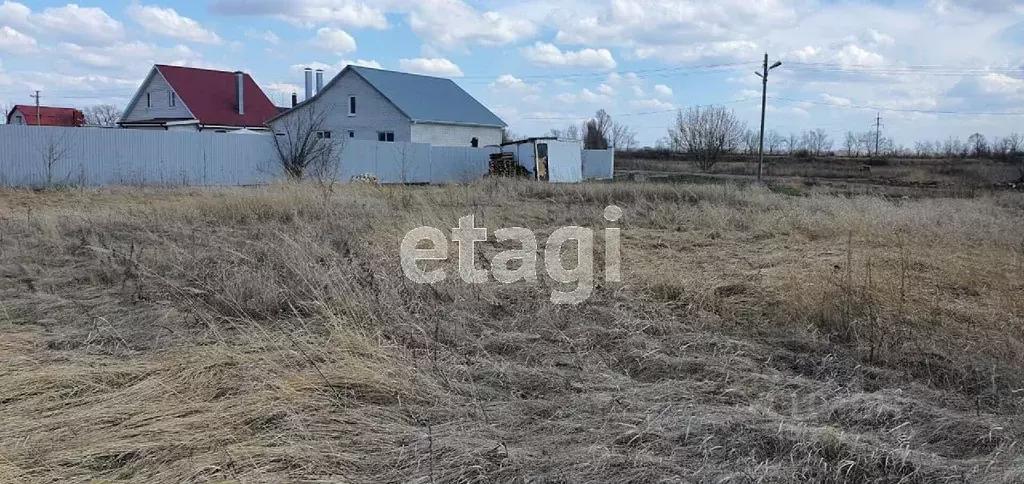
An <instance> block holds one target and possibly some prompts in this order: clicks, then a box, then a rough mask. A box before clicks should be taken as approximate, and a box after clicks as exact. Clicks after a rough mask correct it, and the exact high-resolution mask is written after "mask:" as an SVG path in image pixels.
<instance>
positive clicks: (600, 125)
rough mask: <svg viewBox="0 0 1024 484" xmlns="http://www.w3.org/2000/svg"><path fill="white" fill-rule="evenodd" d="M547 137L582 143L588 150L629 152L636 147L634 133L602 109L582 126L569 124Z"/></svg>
mask: <svg viewBox="0 0 1024 484" xmlns="http://www.w3.org/2000/svg"><path fill="white" fill-rule="evenodd" d="M548 136H553V137H555V138H561V139H569V140H577V141H582V142H583V148H584V149H588V150H606V149H609V148H611V149H617V150H631V149H633V148H635V147H636V144H637V143H636V131H634V130H633V129H632V128H630V127H629V126H628V125H626V124H624V123H620V122H617V121H614V120H612V117H611V115H609V114H608V113H607V112H606V111H605V110H604V109H601V110H599V111H597V113H595V114H594V117H593V118H590V119H588V120H586V121H584V122H583V124H582V125H579V126H577V125H575V124H570V125H569V126H567V127H566V128H565V129H552V130H551V131H549V132H548Z"/></svg>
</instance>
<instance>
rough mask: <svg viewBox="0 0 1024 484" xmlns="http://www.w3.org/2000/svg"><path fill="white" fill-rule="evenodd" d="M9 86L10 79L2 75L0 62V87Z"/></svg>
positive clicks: (2, 64)
mask: <svg viewBox="0 0 1024 484" xmlns="http://www.w3.org/2000/svg"><path fill="white" fill-rule="evenodd" d="M9 84H11V78H10V77H8V76H7V75H6V74H4V63H3V62H2V61H0V86H6V85H9Z"/></svg>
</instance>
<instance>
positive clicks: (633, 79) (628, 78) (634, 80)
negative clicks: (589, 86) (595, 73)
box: [607, 72, 641, 86]
mask: <svg viewBox="0 0 1024 484" xmlns="http://www.w3.org/2000/svg"><path fill="white" fill-rule="evenodd" d="M607 82H608V84H610V85H612V86H618V85H620V84H623V83H625V84H640V82H641V81H640V76H637V75H636V73H635V72H627V73H626V74H625V75H623V74H619V73H618V72H612V73H610V74H608V81H607Z"/></svg>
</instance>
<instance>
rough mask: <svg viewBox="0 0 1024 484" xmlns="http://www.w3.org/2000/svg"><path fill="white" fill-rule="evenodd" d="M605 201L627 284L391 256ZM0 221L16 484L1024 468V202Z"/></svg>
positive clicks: (302, 194)
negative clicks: (431, 269) (574, 293)
mask: <svg viewBox="0 0 1024 484" xmlns="http://www.w3.org/2000/svg"><path fill="white" fill-rule="evenodd" d="M611 203H614V204H617V205H620V206H621V207H623V208H624V209H625V213H626V216H625V218H624V219H623V222H622V228H623V235H622V236H623V256H624V262H623V276H624V281H623V282H622V283H619V284H610V283H602V284H601V285H600V286H599V287H598V289H597V290H596V291H595V293H594V296H593V297H592V298H591V299H590V300H588V301H587V302H585V303H584V304H581V305H579V306H575V307H567V306H555V305H552V304H551V303H549V302H548V296H549V294H550V290H551V286H550V284H548V283H546V282H543V281H542V282H540V283H538V284H537V285H527V284H518V285H511V286H504V285H500V284H496V283H492V284H487V285H482V286H471V285H466V284H463V283H461V282H460V281H458V279H457V278H455V277H454V274H453V270H452V269H451V267H453V266H451V265H450V264H449V265H448V267H449V279H448V280H447V281H446V282H444V283H441V284H438V285H436V286H434V287H426V286H419V285H416V284H412V283H410V282H408V281H407V280H406V279H405V278H404V277H403V276H402V273H401V270H400V268H399V266H398V251H397V247H398V242H399V240H400V239H401V237H402V235H403V234H404V233H405V231H407V230H409V229H411V228H413V227H416V226H419V225H432V226H436V227H439V228H442V229H444V228H446V227H453V226H455V225H456V220H457V219H458V218H459V217H461V216H464V215H468V214H476V216H477V217H476V218H477V221H478V224H482V225H485V226H487V227H488V228H490V229H492V230H493V229H496V228H500V227H512V226H523V227H529V228H532V229H534V230H536V231H537V232H538V234H539V235H541V237H543V236H545V235H546V234H548V233H550V232H551V231H552V230H553V229H554V228H555V227H558V226H563V225H582V226H588V227H594V228H595V229H600V228H603V227H605V226H606V223H605V222H604V220H603V218H602V211H603V209H604V207H605V206H606V205H608V204H611ZM0 214H2V215H0V409H2V417H3V420H2V425H0V482H55V481H60V482H97V481H99V482H110V481H133V482H152V483H160V482H168V483H170V482H207V481H217V482H224V481H226V482H419V483H428V482H433V483H463V482H481V483H482V482H566V483H569V482H580V483H582V482H614V483H627V482H630V483H632V482H635V483H641V482H724V481H727V482H780V483H781V482H794V481H810V482H850V483H854V482H858V483H859V482H962V481H971V482H993V483H1011V482H1020V481H1021V480H1022V479H1024V456H1022V454H1021V445H1022V443H1021V442H1020V436H1021V435H1024V423H1022V421H1021V417H1020V415H1021V410H1022V409H1024V329H1022V328H1024V324H1022V317H1024V238H1022V234H1024V217H1022V215H1024V196H1022V195H1021V194H1014V193H1004V194H998V195H991V196H985V197H980V198H976V199H929V200H887V199H882V198H872V197H853V198H846V197H835V196H829V195H811V196H807V197H790V196H785V195H781V194H774V193H771V192H769V191H766V190H762V189H758V188H738V187H734V186H715V185H667V184H666V185H662V184H640V185H634V184H626V183H616V184H604V185H578V186H556V185H544V184H533V183H499V182H493V181H492V182H486V183H479V184H476V185H472V186H458V187H445V188H437V187H431V188H425V187H421V188H396V187H383V188H377V187H367V186H347V187H343V188H341V189H339V191H338V192H337V193H335V194H334V195H333V196H332V197H331V198H330V199H329V200H324V199H323V198H322V197H321V194H320V193H319V192H318V191H317V190H315V189H311V188H308V187H302V186H294V185H282V186H273V187H265V188H254V189H195V190H155V189H154V190H150V189H139V188H134V189H108V190H102V191H88V190H86V191H65V192H49V193H33V192H24V191H6V192H2V193H0ZM541 240H543V238H542V239H541ZM485 246H486V247H485V250H484V253H485V256H484V257H485V259H487V258H490V257H493V255H494V254H495V253H496V252H497V251H498V250H500V249H498V248H496V247H494V246H490V245H489V244H485ZM454 247H455V245H454V244H452V248H453V250H454ZM601 253H602V251H601V250H600V248H599V250H598V257H597V260H598V266H600V261H601V260H602V258H601V257H600V254H601ZM542 274H543V272H542ZM453 278H454V279H456V280H455V281H453V280H452V279H453Z"/></svg>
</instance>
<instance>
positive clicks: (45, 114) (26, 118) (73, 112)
mask: <svg viewBox="0 0 1024 484" xmlns="http://www.w3.org/2000/svg"><path fill="white" fill-rule="evenodd" d="M7 124H21V125H26V126H66V127H78V126H83V125H85V116H84V115H83V114H82V112H81V111H79V110H77V109H75V108H56V107H52V106H39V107H38V108H36V107H35V106H30V105H25V104H18V105H16V106H14V107H13V108H11V111H10V112H9V113H7Z"/></svg>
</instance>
